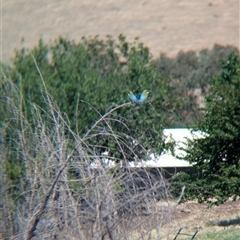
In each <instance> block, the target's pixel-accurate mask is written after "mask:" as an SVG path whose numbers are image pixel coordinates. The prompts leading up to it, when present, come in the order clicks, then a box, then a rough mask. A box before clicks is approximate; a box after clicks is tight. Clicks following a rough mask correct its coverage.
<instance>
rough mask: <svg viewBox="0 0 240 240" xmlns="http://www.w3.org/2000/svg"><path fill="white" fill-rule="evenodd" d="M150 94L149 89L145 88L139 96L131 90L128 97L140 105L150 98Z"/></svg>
mask: <svg viewBox="0 0 240 240" xmlns="http://www.w3.org/2000/svg"><path fill="white" fill-rule="evenodd" d="M148 94H149V91H148V90H144V91H143V92H142V93H141V94H140V96H139V97H136V95H135V94H134V93H133V92H132V91H130V92H129V93H128V97H129V98H130V99H131V100H132V101H133V102H134V103H136V104H137V105H138V106H140V105H141V104H142V103H143V102H144V101H145V100H146V99H147V98H148Z"/></svg>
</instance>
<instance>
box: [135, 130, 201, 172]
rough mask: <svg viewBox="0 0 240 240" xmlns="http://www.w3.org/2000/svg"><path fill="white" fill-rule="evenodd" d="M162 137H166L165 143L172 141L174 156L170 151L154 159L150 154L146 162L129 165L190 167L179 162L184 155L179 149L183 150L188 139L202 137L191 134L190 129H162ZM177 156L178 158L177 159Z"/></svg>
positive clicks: (185, 163) (197, 133)
mask: <svg viewBox="0 0 240 240" xmlns="http://www.w3.org/2000/svg"><path fill="white" fill-rule="evenodd" d="M163 134H164V136H165V137H166V141H174V142H175V144H176V145H175V148H174V154H175V156H173V155H172V153H171V152H170V151H168V152H164V153H162V154H161V155H160V156H158V157H154V155H153V154H150V156H149V158H150V159H149V160H148V161H141V162H138V163H137V164H135V165H134V163H131V165H132V166H135V167H154V168H160V167H163V168H172V167H173V168H174V167H191V164H190V163H189V162H187V161H184V160H180V159H179V158H178V157H183V156H184V155H185V154H186V153H185V151H183V150H181V149H180V148H184V147H186V146H185V143H186V142H187V140H188V139H194V138H200V137H203V136H204V135H203V134H202V133H200V132H194V134H192V133H191V129H187V128H170V129H164V131H163ZM177 156H178V157H177Z"/></svg>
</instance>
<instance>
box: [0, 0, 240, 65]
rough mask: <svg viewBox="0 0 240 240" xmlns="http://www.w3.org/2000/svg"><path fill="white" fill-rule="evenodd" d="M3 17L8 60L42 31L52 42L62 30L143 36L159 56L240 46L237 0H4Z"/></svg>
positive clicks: (69, 35)
mask: <svg viewBox="0 0 240 240" xmlns="http://www.w3.org/2000/svg"><path fill="white" fill-rule="evenodd" d="M1 18H2V19H1V20H2V37H1V50H2V53H1V60H2V61H4V62H8V61H9V59H10V57H12V56H13V55H14V49H15V48H18V49H19V48H20V47H21V39H22V38H23V37H24V39H25V41H26V44H27V46H29V47H32V46H34V45H36V44H37V42H38V40H39V38H40V37H43V39H44V40H45V42H46V43H51V42H53V41H54V40H55V39H56V38H57V37H58V36H59V35H61V36H63V37H67V38H68V39H74V40H76V41H79V40H80V39H81V37H82V36H95V35H98V34H99V35H100V37H102V38H104V37H105V36H106V35H107V34H110V35H112V36H113V37H117V36H118V35H119V34H120V33H123V34H124V35H125V36H127V39H128V40H129V41H132V40H133V39H134V38H135V37H140V40H141V41H142V42H143V43H144V44H146V45H147V46H148V47H149V48H150V50H151V52H152V54H153V55H154V56H155V57H157V56H159V54H160V52H164V53H166V54H167V55H168V56H174V55H176V54H177V53H178V52H179V51H180V50H184V51H187V50H200V49H203V48H211V47H212V45H213V44H214V43H219V44H222V45H227V44H229V45H234V46H237V47H239V0H229V1H225V0H202V1H199V0H161V1H160V0H132V1H128V0H120V1H115V0H91V1H89V0H81V1H77V0H50V1H49V0H41V1H40V0H31V1H30V0H28V1H27V0H3V1H2V8H1Z"/></svg>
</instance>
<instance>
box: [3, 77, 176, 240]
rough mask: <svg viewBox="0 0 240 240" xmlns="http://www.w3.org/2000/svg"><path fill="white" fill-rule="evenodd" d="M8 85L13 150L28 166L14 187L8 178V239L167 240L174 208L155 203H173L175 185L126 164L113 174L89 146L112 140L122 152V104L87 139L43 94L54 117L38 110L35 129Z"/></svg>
mask: <svg viewBox="0 0 240 240" xmlns="http://www.w3.org/2000/svg"><path fill="white" fill-rule="evenodd" d="M42 80H43V79H42ZM43 82H44V81H43ZM5 87H6V89H5V90H6V96H5V100H6V102H5V103H6V104H8V109H9V111H10V113H11V119H12V124H13V126H18V127H16V128H15V129H14V131H15V133H16V139H15V140H17V143H16V144H15V149H12V151H13V152H15V153H16V154H17V158H18V161H21V164H20V165H21V169H19V173H20V174H21V178H18V184H16V185H15V186H14V185H11V181H10V179H9V176H8V175H7V174H6V173H5V172H4V173H3V186H4V189H3V196H4V198H3V217H2V222H3V228H2V230H3V237H4V238H6V239H159V238H161V236H162V231H161V228H162V226H163V225H164V224H165V223H167V222H171V216H172V212H173V208H174V207H171V206H170V205H167V206H166V207H164V208H162V207H161V206H159V205H158V204H156V203H157V200H162V201H168V199H169V193H168V191H169V190H168V188H169V184H168V182H167V181H166V180H165V179H164V178H163V175H162V173H161V172H160V171H157V172H155V173H154V174H151V173H150V172H148V171H147V170H145V169H142V170H141V171H140V170H137V169H132V168H129V167H128V166H127V165H126V164H124V163H123V164H122V166H120V165H119V166H117V167H115V168H113V169H109V168H108V167H107V166H106V165H105V163H104V160H103V156H99V155H96V153H95V151H94V146H88V145H87V144H86V140H87V139H89V138H94V137H96V136H98V137H99V135H101V134H109V135H112V137H113V138H115V140H116V142H117V144H118V145H119V147H120V149H121V146H122V145H124V144H125V143H124V140H119V139H118V135H117V134H115V133H114V132H112V130H111V121H114V120H115V119H112V118H111V117H110V113H112V112H114V111H115V110H116V109H117V108H119V107H123V105H122V106H118V107H116V108H115V109H112V110H111V111H110V112H108V113H106V114H105V115H104V116H101V117H100V120H99V121H97V122H96V124H95V125H94V126H93V127H92V128H91V129H90V130H89V131H88V132H87V133H86V134H85V135H84V137H83V138H80V137H79V135H78V134H76V133H74V132H73V131H72V130H71V129H70V127H69V125H68V123H67V122H66V120H65V118H64V116H63V115H62V114H61V112H60V110H59V109H58V107H57V106H56V105H55V103H54V101H53V100H52V98H51V96H49V95H48V94H47V93H44V94H43V95H44V100H45V102H46V104H47V105H48V106H49V108H48V111H46V112H44V114H42V113H41V109H39V107H38V106H36V105H34V104H33V105H32V113H33V116H34V124H33V123H29V122H28V120H27V118H26V116H25V115H24V112H22V109H23V108H22V107H23V106H22V104H23V103H22V99H21V95H19V92H18V90H17V89H15V86H14V85H12V84H11V82H10V81H9V82H8V83H6V84H5ZM100 124H101V128H99V126H100ZM95 128H97V129H98V133H96V131H95ZM5 129H7V126H5V128H4V130H5ZM103 129H104V131H103ZM3 134H4V135H5V134H7V132H4V131H3ZM132 151H133V150H132ZM9 152H10V149H9V148H8V149H4V150H3V158H2V160H3V162H2V165H3V166H5V164H7V162H4V159H7V155H8V154H9ZM122 154H123V156H125V155H124V154H125V153H124V152H122ZM5 156H6V157H5ZM96 160H97V161H98V162H99V163H100V164H99V165H98V167H95V168H94V167H92V166H91V163H92V162H93V161H96ZM113 160H114V159H113ZM16 187H17V188H16Z"/></svg>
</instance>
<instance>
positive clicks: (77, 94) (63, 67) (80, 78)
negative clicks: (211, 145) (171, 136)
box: [12, 35, 175, 160]
mask: <svg viewBox="0 0 240 240" xmlns="http://www.w3.org/2000/svg"><path fill="white" fill-rule="evenodd" d="M13 65H14V68H13V72H15V74H12V75H13V76H16V77H12V80H13V82H14V83H15V84H16V86H17V87H18V88H19V89H20V92H21V94H22V110H23V111H24V113H25V115H26V116H27V117H28V120H29V121H30V122H32V123H33V124H34V122H33V121H34V119H33V116H32V114H33V113H32V106H31V104H30V103H34V104H36V105H38V106H40V107H41V109H42V113H43V117H44V112H46V109H47V106H46V100H45V99H44V94H45V87H44V84H43V81H42V79H41V76H42V78H43V79H44V83H45V86H46V88H47V91H48V92H49V93H50V95H52V96H53V99H54V100H55V101H56V103H57V105H58V106H59V108H60V110H61V112H63V113H64V114H65V116H66V118H67V121H68V122H69V123H70V126H71V128H72V129H73V131H75V132H76V133H77V134H78V135H80V136H81V137H83V138H85V139H87V140H86V141H87V142H86V144H88V145H89V146H94V148H95V149H94V152H96V154H99V153H100V152H102V151H104V150H105V149H111V151H110V152H111V154H112V155H114V157H117V158H118V159H122V158H123V156H122V154H120V152H124V153H125V154H126V153H127V152H128V153H129V155H128V156H127V159H128V160H133V159H135V157H136V156H138V157H142V156H143V155H145V153H146V151H145V150H146V149H147V150H149V149H150V150H152V151H155V152H157V153H160V152H161V151H162V150H163V149H164V148H165V147H166V146H165V145H164V141H163V139H162V130H163V128H164V127H166V126H170V125H171V123H172V119H170V118H169V112H170V111H173V109H174V107H175V100H174V98H173V92H172V88H171V87H170V85H169V82H170V79H169V78H167V77H163V76H162V75H161V73H160V71H158V70H157V69H156V67H155V66H154V64H153V62H152V58H151V54H150V52H149V49H148V48H147V47H145V46H144V45H143V44H142V43H140V42H139V41H138V40H137V39H136V40H135V42H133V43H129V42H127V41H126V38H125V37H124V36H123V35H120V36H119V38H118V40H117V41H115V40H113V39H112V37H110V36H108V37H107V38H106V40H100V39H99V38H98V37H95V38H93V39H87V38H82V40H81V41H80V42H79V43H75V42H73V41H68V40H66V39H63V38H61V37H60V38H59V39H57V40H56V41H55V43H54V44H53V45H51V46H47V45H45V44H44V43H43V41H42V40H40V41H39V45H38V46H37V47H35V48H33V49H32V50H31V53H30V51H29V50H28V49H25V48H24V49H22V50H20V51H16V56H15V58H14V59H13ZM39 71H40V72H39ZM40 73H41V74H40ZM144 89H147V90H149V91H150V96H149V98H148V100H147V101H146V102H145V103H144V104H143V105H142V106H141V107H140V108H138V107H137V106H135V105H134V104H127V103H130V100H129V99H128V96H127V93H128V91H129V90H132V91H134V93H136V94H140V93H141V92H142V91H143V90H144ZM124 103H125V104H126V105H124ZM122 104H123V107H120V108H118V109H116V110H115V111H113V112H112V113H111V114H109V115H107V117H106V119H105V121H101V124H98V127H97V128H94V131H90V132H89V129H91V127H92V126H94V125H95V124H96V122H97V121H98V119H99V118H101V117H102V116H103V115H104V114H106V113H107V112H109V111H110V110H111V109H113V108H114V107H116V106H119V105H122ZM99 132H101V133H102V135H101V136H100V135H99V134H96V133H99ZM113 132H114V134H115V135H117V137H118V140H119V142H118V143H116V137H115V136H113V134H112V133H113ZM86 133H90V135H89V136H87V137H86ZM126 136H128V137H129V136H130V138H127V137H126ZM133 139H137V140H138V141H139V144H136V141H135V142H134V141H133ZM119 143H121V144H119ZM140 143H141V144H140ZM143 146H144V148H145V149H144V148H143ZM127 149H134V152H133V151H132V150H131V151H128V150H127ZM143 149H144V150H143Z"/></svg>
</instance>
